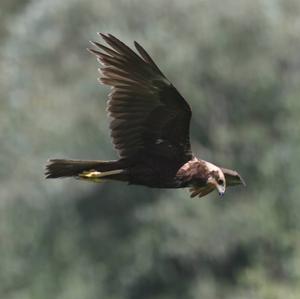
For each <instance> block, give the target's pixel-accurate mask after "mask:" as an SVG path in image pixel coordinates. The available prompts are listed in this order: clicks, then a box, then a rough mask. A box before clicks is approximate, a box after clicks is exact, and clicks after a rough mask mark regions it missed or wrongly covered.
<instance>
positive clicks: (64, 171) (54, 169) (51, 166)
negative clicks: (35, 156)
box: [45, 159, 123, 179]
mask: <svg viewBox="0 0 300 299" xmlns="http://www.w3.org/2000/svg"><path fill="white" fill-rule="evenodd" d="M122 171H123V169H122V165H121V163H120V162H119V161H97V160H96V161H82V160H65V159H51V160H49V161H48V163H47V165H46V169H45V177H46V178H47V179H52V178H63V177H77V178H87V179H88V178H89V177H91V175H90V176H88V174H89V173H94V174H95V173H98V176H101V177H105V176H109V175H113V174H120V173H121V172H122ZM100 173H101V175H100Z"/></svg>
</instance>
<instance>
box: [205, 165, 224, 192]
mask: <svg viewBox="0 0 300 299" xmlns="http://www.w3.org/2000/svg"><path fill="white" fill-rule="evenodd" d="M205 164H206V167H207V169H208V177H207V184H208V185H210V186H211V187H213V188H214V189H217V191H218V193H219V195H220V196H223V194H224V193H225V191H226V179H225V175H224V173H223V171H222V170H221V168H219V167H218V166H216V165H213V164H211V163H209V162H205Z"/></svg>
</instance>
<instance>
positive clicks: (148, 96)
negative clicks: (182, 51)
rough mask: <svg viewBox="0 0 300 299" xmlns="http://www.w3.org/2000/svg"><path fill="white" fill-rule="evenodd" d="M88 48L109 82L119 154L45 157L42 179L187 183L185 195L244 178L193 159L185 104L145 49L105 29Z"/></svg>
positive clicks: (102, 79) (164, 185)
mask: <svg viewBox="0 0 300 299" xmlns="http://www.w3.org/2000/svg"><path fill="white" fill-rule="evenodd" d="M100 35H101V37H102V38H103V40H104V42H105V43H106V45H104V44H101V43H98V42H92V44H93V45H94V48H92V49H88V50H89V51H90V52H92V53H93V54H95V55H96V57H97V59H98V61H99V62H100V64H101V67H100V69H99V72H100V74H101V77H100V78H99V80H100V82H101V83H103V84H106V85H109V86H110V87H111V91H110V93H109V96H108V98H109V99H108V102H107V111H108V114H109V116H110V118H111V122H110V130H111V137H112V141H113V144H114V147H115V149H116V150H117V152H118V154H119V159H118V160H114V161H102V160H95V161H94V160H93V161H83V160H66V159H51V160H49V161H48V164H47V165H46V172H45V175H46V178H63V177H75V178H77V179H82V180H86V181H93V182H101V181H102V180H115V181H123V182H127V183H128V184H135V185H144V186H148V187H153V188H186V187H188V188H190V192H191V194H190V195H191V197H195V196H199V197H203V196H205V195H207V194H208V193H210V192H212V191H213V190H215V189H216V190H217V191H218V193H219V195H223V194H224V192H225V189H226V187H227V186H235V185H240V184H243V185H245V183H244V180H243V179H242V177H241V176H240V175H239V173H238V172H236V171H234V170H230V169H226V168H222V167H218V166H216V165H214V164H212V163H210V162H207V161H204V160H201V159H198V158H197V157H196V156H195V155H194V154H193V153H192V150H191V144H190V136H189V129H190V120H191V116H192V112H191V108H190V106H189V104H188V103H187V102H186V100H185V99H184V98H183V97H182V96H181V94H180V93H179V92H178V91H177V89H176V88H175V87H174V86H173V84H172V83H171V82H170V81H169V80H168V79H167V78H166V77H165V75H164V74H163V73H162V72H161V70H160V69H159V67H158V66H157V65H156V63H155V62H154V61H153V59H152V58H151V57H150V55H149V54H148V53H147V52H146V51H145V49H144V48H143V47H142V46H141V45H139V44H138V43H137V42H134V45H135V48H136V51H137V52H135V51H133V50H132V49H131V48H129V47H128V46H127V45H125V44H124V43H123V42H121V41H120V40H119V39H117V38H116V37H114V36H113V35H111V34H107V35H105V34H101V33H100Z"/></svg>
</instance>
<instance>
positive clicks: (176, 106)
mask: <svg viewBox="0 0 300 299" xmlns="http://www.w3.org/2000/svg"><path fill="white" fill-rule="evenodd" d="M101 36H102V38H103V39H104V41H105V42H106V43H107V44H108V45H109V46H110V47H106V46H104V45H102V44H100V43H97V42H92V44H93V45H95V46H96V47H97V48H98V49H97V50H95V49H89V51H91V52H92V53H94V54H95V55H96V56H97V57H98V60H99V62H100V63H101V64H102V67H101V68H100V70H99V71H100V73H101V74H102V76H101V78H100V81H101V82H102V83H104V84H106V85H109V86H111V92H110V94H109V100H108V107H107V110H108V112H109V115H110V116H111V118H112V121H111V123H110V129H111V136H112V140H113V144H114V146H115V148H116V149H117V151H118V153H119V155H120V157H121V158H129V159H130V158H134V159H136V157H137V155H138V156H149V155H152V156H161V157H164V158H170V159H175V160H176V161H178V162H182V163H184V162H186V161H188V160H190V159H191V157H192V154H191V146H190V140H189V126H190V119H191V108H190V106H189V105H188V103H187V102H186V101H185V99H184V98H183V97H182V96H181V95H180V94H179V92H178V91H177V90H176V88H175V87H174V86H173V85H172V84H171V83H170V82H169V80H168V79H167V78H166V77H165V76H164V75H163V73H162V72H161V71H160V69H159V68H158V66H157V65H156V64H155V63H154V61H153V60H152V59H151V57H150V56H149V54H148V53H147V52H146V51H145V50H144V49H143V48H142V47H141V46H140V45H139V44H138V43H137V42H135V43H134V44H135V47H136V49H137V51H138V54H139V55H138V54H137V53H135V52H134V51H133V50H131V49H130V48H129V47H128V46H126V45H125V44H124V43H122V42H121V41H120V40H118V39H117V38H116V37H114V36H112V35H110V34H108V35H104V34H101Z"/></svg>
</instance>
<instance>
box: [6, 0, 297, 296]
mask: <svg viewBox="0 0 300 299" xmlns="http://www.w3.org/2000/svg"><path fill="white" fill-rule="evenodd" d="M0 5H1V9H0V37H1V42H0V70H1V72H0V144H1V150H0V165H1V167H0V259H1V260H0V298H3V299H35V298H36V299H40V298H43V299H53V298H59V299H69V298H72V299H77V298H78V299H83V298H84V299H90V298H92V299H93V298H95V299H96V298H97V299H98V298H103V299H121V298H122V299H124V298H125V299H126V298H130V299H140V298H143V299H144V298H156V299H169V298H180V299H181V298H184V299H192V298H195V299H196V298H197V299H198V298H204V299H219V298H225V299H227V298H230V299H237V298H243V299H260V298H263V299H277V298H278V299H282V298H285V299H298V298H300V233H299V232H300V219H299V213H300V200H299V195H300V177H299V166H300V138H299V136H300V134H299V131H300V99H299V98H300V2H299V1H298V0H277V1H275V0H274V1H272V0H251V1H250V0H242V1H234V0H225V1H222V0H210V1H209V0H202V1H201V0H198V1H196V0H187V1H183V0H182V1H180V0H166V1H160V0H152V1H145V0H142V1H141V0H140V1H139V0H130V1H125V0H123V1H122V0H118V1H104V0H64V1H60V0H52V1H51V0H31V1H29V0H1V4H0ZM98 31H101V32H104V33H106V32H110V33H112V34H114V35H116V36H117V37H119V38H121V39H122V40H124V41H125V42H127V43H129V44H130V45H132V42H133V40H137V41H139V42H140V43H141V44H142V45H143V46H144V47H145V48H146V49H147V50H148V52H149V53H150V54H151V55H152V57H153V58H154V60H155V61H156V62H157V63H158V65H159V66H160V67H161V69H162V70H163V72H164V73H165V74H166V76H167V77H168V78H169V79H170V80H171V81H172V82H173V83H174V85H175V86H176V87H177V88H178V89H179V90H180V92H181V93H182V94H183V95H184V97H185V98H186V99H188V101H189V102H190V104H191V106H192V109H193V119H192V123H191V134H192V145H193V150H194V152H195V153H196V155H197V156H200V157H201V158H203V159H206V160H209V161H213V162H214V163H216V164H218V165H222V166H225V167H228V168H233V169H237V170H239V171H240V173H241V174H242V175H243V177H244V178H245V180H246V182H247V184H248V186H247V188H231V189H230V190H229V189H228V190H227V193H226V195H225V197H224V200H222V201H221V200H219V199H218V195H217V193H213V194H211V195H209V196H207V197H206V198H205V199H202V200H190V199H189V194H188V192H187V190H174V191H173V190H155V189H147V188H143V187H132V186H130V187H129V186H126V185H124V184H121V183H107V184H102V185H97V184H89V183H86V182H80V181H76V180H68V179H66V180H48V181H46V180H44V178H43V167H44V164H45V161H46V160H47V159H48V158H50V157H51V158H78V159H114V158H116V154H115V152H114V151H113V150H112V145H111V141H110V138H109V130H108V120H107V117H106V112H105V102H106V97H107V93H108V88H106V87H104V86H99V85H98V84H97V81H96V77H97V67H98V66H97V63H96V61H95V58H94V57H92V56H91V55H90V54H89V53H88V52H87V51H86V50H85V48H86V47H88V46H89V43H88V41H89V40H90V39H91V40H97V39H98V36H97V35H96V32H98Z"/></svg>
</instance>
